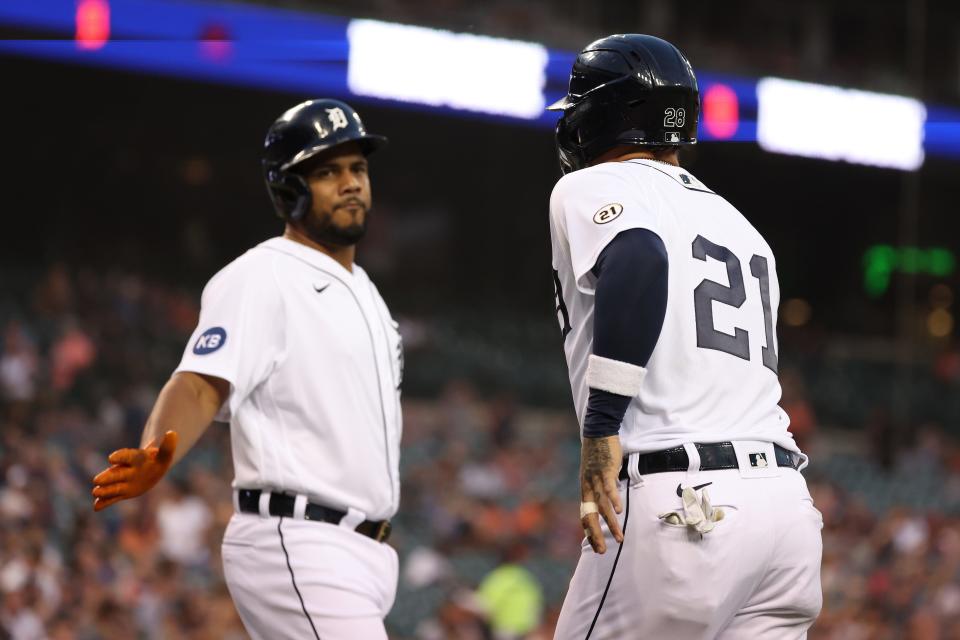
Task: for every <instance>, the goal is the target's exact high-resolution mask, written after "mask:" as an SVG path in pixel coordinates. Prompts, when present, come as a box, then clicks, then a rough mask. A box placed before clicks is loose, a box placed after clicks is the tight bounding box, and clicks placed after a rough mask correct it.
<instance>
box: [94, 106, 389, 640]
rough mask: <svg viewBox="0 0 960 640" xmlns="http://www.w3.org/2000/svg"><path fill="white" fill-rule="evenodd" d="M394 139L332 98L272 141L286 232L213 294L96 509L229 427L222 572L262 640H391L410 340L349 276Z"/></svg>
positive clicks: (98, 490)
mask: <svg viewBox="0 0 960 640" xmlns="http://www.w3.org/2000/svg"><path fill="white" fill-rule="evenodd" d="M385 142H386V139H385V138H383V137H381V136H375V135H371V134H368V133H367V132H366V130H365V129H364V126H363V123H362V122H361V120H360V116H359V115H358V114H357V113H356V112H355V111H354V110H353V109H352V108H351V107H349V106H348V105H346V104H344V103H342V102H338V101H335V100H312V101H309V102H304V103H302V104H300V105H297V106H296V107H294V108H292V109H290V110H289V111H287V112H286V113H284V114H283V115H282V116H281V117H280V118H279V119H278V120H277V121H276V122H274V124H273V125H272V126H271V127H270V130H269V131H268V133H267V138H266V143H265V147H264V156H263V171H264V176H265V179H266V183H267V189H268V191H269V193H270V197H271V200H272V202H273V204H274V207H275V209H276V212H277V214H278V215H279V216H280V217H281V218H283V219H284V220H285V222H286V228H285V230H284V234H283V236H281V237H276V238H272V239H270V240H267V241H266V242H263V243H261V244H259V245H257V246H256V247H254V248H252V249H250V250H249V251H247V252H246V253H245V254H243V255H242V256H240V257H239V258H237V259H236V260H234V261H233V262H231V263H230V264H229V265H227V266H226V267H225V268H224V269H223V270H221V271H220V272H219V273H217V274H216V275H215V276H214V277H213V278H212V279H211V280H210V282H209V283H207V286H206V288H205V289H204V291H203V297H202V300H201V311H200V322H199V324H198V326H197V329H196V331H194V334H193V336H192V337H191V338H190V342H189V344H188V345H187V347H186V350H185V351H184V355H183V359H182V361H181V362H180V366H179V367H177V369H176V371H175V372H174V375H173V377H171V379H170V381H169V382H167V384H166V386H165V387H164V388H163V390H162V391H161V393H160V395H159V397H158V398H157V401H156V404H155V405H154V408H153V411H152V413H151V415H150V418H149V419H148V421H147V424H146V427H145V428H144V431H143V437H142V440H141V448H139V449H121V450H119V451H115V452H113V453H112V454H111V455H110V458H109V461H110V465H111V466H110V467H109V468H108V469H106V470H105V471H103V472H102V473H100V474H99V475H97V476H96V477H95V478H94V485H95V487H94V489H93V495H94V497H95V498H96V500H95V502H94V509H95V510H97V511H99V510H101V509H104V508H106V507H108V506H110V505H111V504H113V503H115V502H117V501H119V500H124V499H128V498H133V497H135V496H138V495H141V494H142V493H144V492H146V491H148V490H149V489H150V488H151V487H153V486H154V485H155V484H156V483H157V482H158V481H159V480H160V478H162V477H163V475H164V474H165V473H166V471H167V470H168V469H169V468H170V466H171V465H172V464H174V463H175V462H176V461H177V460H179V459H180V458H182V457H183V456H184V455H185V454H186V452H187V451H188V450H189V449H190V447H191V446H193V444H194V443H195V442H196V441H197V439H198V438H199V437H200V435H201V434H202V433H203V431H204V430H205V429H206V428H207V425H209V424H210V422H211V421H212V420H218V421H225V422H229V423H230V434H231V447H232V452H233V464H234V469H235V473H236V477H235V478H234V481H233V487H234V492H233V499H234V507H235V513H234V515H233V518H232V519H231V521H230V524H229V525H228V527H227V530H226V532H225V534H224V539H223V548H222V549H223V567H224V576H225V578H226V582H227V586H228V588H229V590H230V594H231V595H232V597H233V600H234V603H235V604H236V607H237V610H238V611H239V613H240V617H241V618H242V620H243V623H244V625H245V626H246V628H247V631H248V632H249V633H250V635H251V637H253V638H255V639H258V640H259V639H270V640H275V639H279V638H290V639H294V638H296V639H302V638H323V639H324V640H332V639H336V638H348V639H350V640H359V639H361V638H363V639H367V638H386V637H387V636H386V631H385V629H384V625H383V618H384V617H385V616H386V614H387V613H388V612H389V610H390V607H391V606H392V605H393V601H394V597H395V594H396V585H397V568H398V567H397V554H396V552H395V551H394V550H393V548H392V547H390V546H389V545H387V544H385V543H386V540H387V537H388V536H389V534H390V523H389V518H390V517H391V516H393V514H394V513H396V511H397V505H398V502H399V498H400V488H399V465H398V460H399V453H400V449H399V445H400V433H401V415H400V382H401V377H402V374H403V371H402V368H403V364H402V363H403V358H402V346H401V341H400V334H399V333H398V331H397V323H396V322H394V321H393V318H392V317H391V316H390V312H389V311H388V309H387V306H386V304H385V303H384V301H383V299H382V298H381V297H380V294H379V292H378V291H377V288H376V287H375V286H374V285H373V283H372V282H371V281H370V279H369V278H368V277H367V274H366V273H365V272H364V270H363V269H361V268H360V267H359V266H357V265H356V264H354V262H353V260H354V256H355V253H356V244H357V242H359V240H360V239H361V238H362V237H363V235H364V231H365V229H366V227H367V223H368V221H369V211H370V206H371V194H370V178H369V174H368V167H367V156H369V155H370V154H371V153H373V152H374V151H376V150H377V149H378V148H379V147H381V146H382V145H383V144H384V143H385Z"/></svg>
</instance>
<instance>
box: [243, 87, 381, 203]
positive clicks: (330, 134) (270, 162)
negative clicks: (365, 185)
mask: <svg viewBox="0 0 960 640" xmlns="http://www.w3.org/2000/svg"><path fill="white" fill-rule="evenodd" d="M346 142H356V143H358V144H359V145H360V150H361V151H362V152H363V154H364V155H370V154H371V153H373V152H374V151H376V150H377V149H379V148H380V147H382V146H383V145H384V144H386V142H387V139H386V138H385V137H383V136H378V135H373V134H370V133H367V130H366V128H365V127H364V126H363V121H362V120H361V119H360V115H359V114H358V113H357V112H356V111H354V109H353V107H351V106H350V105H348V104H346V103H344V102H340V101H339V100H327V99H319V100H308V101H307V102H302V103H300V104H298V105H297V106H295V107H293V108H292V109H289V110H287V111H286V113H284V114H283V115H282V116H280V117H279V118H277V120H276V121H275V122H274V123H273V124H272V125H271V126H270V130H269V131H267V138H266V140H265V141H264V143H263V161H262V165H263V177H264V180H265V181H266V183H267V191H268V192H269V194H270V200H271V201H272V202H273V206H274V209H275V210H276V212H277V215H278V216H280V217H281V218H283V219H285V220H299V219H300V218H302V217H303V216H304V214H306V213H307V211H309V210H310V206H311V200H312V197H311V195H310V188H309V187H308V186H307V182H306V180H304V178H303V177H302V176H301V175H299V174H298V173H297V172H296V171H295V168H296V167H297V165H299V164H301V163H303V162H306V161H307V160H309V159H310V158H312V157H314V156H315V155H317V154H319V153H322V152H324V151H326V150H328V149H332V148H333V147H336V146H337V145H341V144H344V143H346Z"/></svg>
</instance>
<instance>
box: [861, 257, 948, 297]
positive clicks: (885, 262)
mask: <svg viewBox="0 0 960 640" xmlns="http://www.w3.org/2000/svg"><path fill="white" fill-rule="evenodd" d="M956 266H957V261H956V258H955V257H954V255H953V253H952V252H951V251H950V250H948V249H943V248H941V247H934V248H932V249H920V248H918V247H892V246H890V245H888V244H876V245H873V246H872V247H870V248H869V249H867V251H866V253H864V254H863V288H864V289H866V291H867V295H869V296H870V297H871V298H878V297H880V296H882V295H883V294H884V293H886V291H887V289H888V288H889V287H890V276H891V275H892V274H893V273H894V272H895V271H900V272H901V273H909V274H918V273H924V274H928V275H931V276H938V277H943V276H948V275H950V274H952V273H953V272H954V269H956Z"/></svg>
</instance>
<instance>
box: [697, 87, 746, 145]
mask: <svg viewBox="0 0 960 640" xmlns="http://www.w3.org/2000/svg"><path fill="white" fill-rule="evenodd" d="M702 102H703V126H704V128H705V129H706V130H707V133H709V134H710V135H711V136H712V137H713V138H714V139H716V140H729V139H730V138H732V137H733V136H734V135H735V134H736V133H737V128H738V127H739V126H740V103H739V100H737V94H736V92H735V91H734V90H733V89H732V88H731V87H730V86H729V85H726V84H724V83H722V82H717V83H715V84H712V85H710V86H709V87H707V89H706V90H705V91H704V92H703V98H702Z"/></svg>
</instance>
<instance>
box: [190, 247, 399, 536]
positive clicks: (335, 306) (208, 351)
mask: <svg viewBox="0 0 960 640" xmlns="http://www.w3.org/2000/svg"><path fill="white" fill-rule="evenodd" d="M402 358H403V354H402V347H401V342H400V334H399V332H398V330H397V323H396V322H394V320H393V318H392V317H391V316H390V312H389V311H388V309H387V306H386V304H385V303H384V301H383V299H382V298H381V297H380V294H379V292H378V291H377V288H376V287H375V286H374V285H373V283H372V282H371V281H370V279H369V278H368V277H367V274H366V273H365V272H364V270H363V269H361V268H360V267H359V266H356V265H354V266H353V272H352V273H351V272H350V271H348V270H347V269H345V268H343V267H342V266H341V265H340V264H339V263H337V262H336V261H335V260H333V259H332V258H330V257H329V256H327V255H325V254H323V253H321V252H319V251H316V250H314V249H311V248H310V247H307V246H305V245H303V244H300V243H297V242H294V241H292V240H288V239H286V238H282V237H278V238H273V239H270V240H267V241H266V242H263V243H261V244H260V245H258V246H256V247H254V248H253V249H251V250H249V251H247V252H246V253H245V254H243V255H242V256H240V257H239V258H237V259H236V260H234V261H233V262H232V263H230V264H229V265H227V266H226V267H225V268H224V269H223V270H221V271H220V272H219V273H218V274H217V275H215V276H214V277H213V278H212V279H211V280H210V282H209V283H208V284H207V286H206V288H205V289H204V291H203V297H202V300H201V311H200V322H199V324H198V326H197V329H196V331H195V332H194V334H193V336H192V337H191V338H190V342H189V344H188V345H187V348H186V350H185V351H184V354H183V360H182V361H181V363H180V366H179V367H177V371H193V372H196V373H202V374H207V375H211V376H216V377H218V378H223V379H224V380H226V381H228V382H229V383H230V395H229V398H228V399H227V401H226V402H225V403H224V406H223V407H222V409H221V411H220V413H219V414H218V420H224V421H229V422H230V436H231V437H230V440H231V446H232V449H233V463H234V469H235V473H236V476H235V478H234V482H233V486H234V487H235V488H244V489H270V490H274V491H286V492H288V493H296V494H306V495H307V496H308V498H309V499H310V500H311V501H312V502H316V503H318V504H321V505H324V506H327V507H331V508H335V509H340V510H347V509H356V510H359V511H360V512H362V513H363V514H364V516H365V517H366V518H367V519H370V520H381V519H386V518H389V517H390V516H392V515H393V514H394V513H396V511H397V506H398V502H399V499H400V482H399V464H398V463H399V455H400V435H401V414H400V382H401V376H402V374H403V371H402V369H403V361H402Z"/></svg>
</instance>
